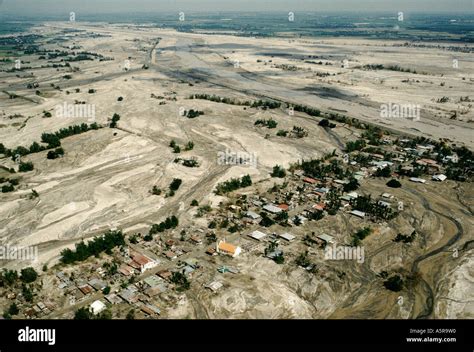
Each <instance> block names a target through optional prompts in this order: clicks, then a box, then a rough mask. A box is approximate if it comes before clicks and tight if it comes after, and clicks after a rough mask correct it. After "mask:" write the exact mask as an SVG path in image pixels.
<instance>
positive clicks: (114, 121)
mask: <svg viewBox="0 0 474 352" xmlns="http://www.w3.org/2000/svg"><path fill="white" fill-rule="evenodd" d="M119 120H120V115H119V114H117V113H115V114H114V115H113V116H112V122H111V123H110V126H109V127H110V128H115V127H117V122H119Z"/></svg>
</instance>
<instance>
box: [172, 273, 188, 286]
mask: <svg viewBox="0 0 474 352" xmlns="http://www.w3.org/2000/svg"><path fill="white" fill-rule="evenodd" d="M171 282H172V283H174V284H176V286H177V287H176V290H177V291H185V290H187V289H189V287H190V283H189V281H188V279H187V278H186V275H184V274H183V273H180V272H179V271H175V272H174V273H173V275H172V276H171Z"/></svg>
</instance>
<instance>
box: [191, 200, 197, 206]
mask: <svg viewBox="0 0 474 352" xmlns="http://www.w3.org/2000/svg"><path fill="white" fill-rule="evenodd" d="M191 206H192V207H197V206H199V202H198V201H197V200H196V199H193V200H192V201H191Z"/></svg>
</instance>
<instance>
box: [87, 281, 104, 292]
mask: <svg viewBox="0 0 474 352" xmlns="http://www.w3.org/2000/svg"><path fill="white" fill-rule="evenodd" d="M88 284H89V285H90V286H92V287H93V288H94V289H95V290H97V291H102V290H103V289H104V288H106V287H107V284H106V283H105V282H104V281H102V280H99V279H97V278H93V279H91V280H89V282H88Z"/></svg>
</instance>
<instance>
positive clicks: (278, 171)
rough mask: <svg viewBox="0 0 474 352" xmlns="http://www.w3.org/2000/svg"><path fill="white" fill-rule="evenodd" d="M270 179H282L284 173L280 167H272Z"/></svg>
mask: <svg viewBox="0 0 474 352" xmlns="http://www.w3.org/2000/svg"><path fill="white" fill-rule="evenodd" d="M270 176H272V177H278V178H284V177H285V176H286V171H285V169H284V168H283V167H281V166H280V165H275V166H274V167H273V170H272V173H271V174H270Z"/></svg>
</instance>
